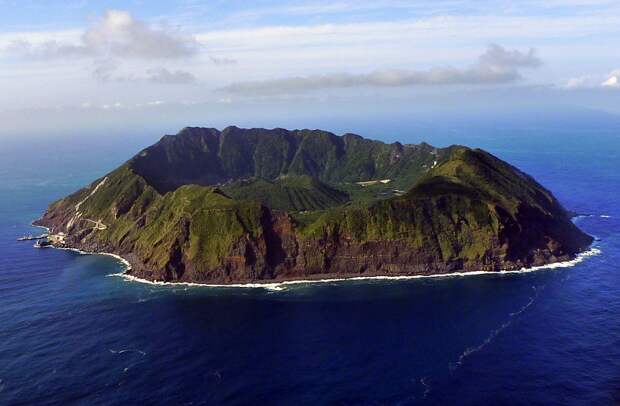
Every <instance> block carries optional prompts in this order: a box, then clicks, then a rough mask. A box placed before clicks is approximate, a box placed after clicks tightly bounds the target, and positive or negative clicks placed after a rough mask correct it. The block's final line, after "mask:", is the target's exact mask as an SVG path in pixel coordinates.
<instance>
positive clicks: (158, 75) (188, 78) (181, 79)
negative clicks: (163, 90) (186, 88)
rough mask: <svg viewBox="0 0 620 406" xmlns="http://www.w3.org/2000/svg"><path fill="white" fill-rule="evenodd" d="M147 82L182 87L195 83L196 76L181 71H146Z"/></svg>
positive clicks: (163, 69) (162, 69) (160, 69)
mask: <svg viewBox="0 0 620 406" xmlns="http://www.w3.org/2000/svg"><path fill="white" fill-rule="evenodd" d="M147 80H148V81H150V82H153V83H159V84H164V85H182V84H190V83H194V82H196V76H194V75H193V74H191V73H189V72H186V71H183V70H175V71H170V70H168V69H166V68H158V69H149V70H148V71H147Z"/></svg>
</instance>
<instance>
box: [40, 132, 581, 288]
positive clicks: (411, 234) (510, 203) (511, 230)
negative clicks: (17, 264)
mask: <svg viewBox="0 0 620 406" xmlns="http://www.w3.org/2000/svg"><path fill="white" fill-rule="evenodd" d="M380 180H384V181H385V182H384V183H382V182H378V181H380ZM368 181H376V182H375V183H372V184H370V183H368ZM364 182H366V183H364ZM282 212H286V214H283V213H282ZM41 224H44V225H50V226H53V227H56V229H57V230H62V231H65V232H67V233H68V234H70V235H72V236H75V238H76V239H78V240H79V244H80V246H84V247H93V248H92V249H98V250H102V249H103V250H111V251H119V252H125V253H131V255H132V258H134V259H135V260H137V261H139V263H140V264H142V265H143V267H144V268H145V269H152V270H158V272H159V274H158V275H159V276H160V277H162V278H164V279H167V280H177V279H179V278H181V277H182V275H183V273H184V272H188V273H189V274H190V275H192V276H191V277H190V278H191V279H192V280H193V279H200V280H203V279H205V280H208V279H209V278H219V279H222V280H236V279H239V278H246V279H255V278H262V277H265V276H264V275H265V274H264V273H265V272H267V275H269V272H272V271H273V269H274V267H276V266H290V265H282V264H292V263H295V261H297V260H300V261H303V262H302V263H303V264H305V265H303V266H304V267H305V268H304V269H313V270H316V272H322V271H324V270H325V269H324V268H325V267H327V266H328V265H329V263H330V261H333V260H335V258H344V257H347V255H348V256H349V257H350V256H351V255H353V254H351V253H348V254H343V255H340V256H339V255H337V254H336V252H337V250H338V249H348V248H346V247H362V248H360V250H361V251H360V252H362V254H355V255H366V254H365V252H366V251H365V250H366V247H367V246H369V245H368V244H374V243H377V242H383V243H386V242H397V243H398V244H400V245H398V247H400V248H399V249H400V250H401V252H400V253H398V255H408V254H407V252H415V253H418V254H416V255H418V257H416V258H422V259H419V260H420V261H427V262H428V263H437V262H443V263H446V264H447V263H461V264H465V263H482V264H488V263H489V262H493V261H500V262H501V261H504V260H514V261H524V260H531V255H532V254H531V253H532V252H533V251H532V250H533V249H538V250H541V249H543V250H544V249H547V248H548V247H551V248H548V250H555V252H577V251H578V250H579V249H581V248H582V247H583V246H584V244H587V243H589V241H590V239H589V237H588V236H585V235H584V234H583V233H581V232H580V231H579V230H578V229H577V228H576V227H575V226H574V225H573V224H572V223H571V222H570V220H569V218H568V215H567V214H566V212H565V211H564V209H563V208H562V207H561V206H560V204H559V203H558V202H557V201H556V200H555V198H554V197H553V195H552V194H551V193H550V192H549V191H548V190H546V189H545V188H544V187H542V186H541V185H539V184H538V183H537V182H536V181H535V180H534V179H532V178H531V177H530V176H528V175H526V174H524V173H523V172H521V171H519V170H518V169H516V168H514V167H512V166H511V165H509V164H507V163H505V162H503V161H501V160H499V159H497V158H495V157H494V156H492V155H490V154H488V153H486V152H484V151H481V150H472V149H469V148H466V147H461V146H453V147H449V148H444V149H437V148H433V147H432V146H430V145H428V144H420V145H401V144H399V143H394V144H384V143H381V142H378V141H371V140H366V139H363V138H361V137H359V136H356V135H352V134H347V135H345V136H343V137H338V136H336V135H334V134H332V133H329V132H325V131H319V130H313V131H310V130H296V131H287V130H283V129H275V130H264V129H252V130H242V129H239V128H236V127H229V128H227V129H225V130H224V131H222V132H219V131H217V130H215V129H196V128H187V129H184V130H183V131H181V132H180V133H179V134H178V135H176V136H165V137H163V138H162V139H161V140H160V141H159V142H158V143H157V144H155V145H153V146H151V147H149V148H146V149H145V150H143V151H142V152H140V153H139V154H138V155H136V156H135V157H134V158H132V159H131V160H129V161H128V162H127V163H126V164H124V165H122V166H121V167H119V168H118V169H116V170H114V171H113V172H111V173H110V174H108V175H107V176H105V177H104V178H101V179H98V180H97V181H95V182H93V183H92V184H91V185H89V186H88V187H86V188H84V189H82V190H80V191H77V192H76V193H74V194H72V195H70V196H68V197H66V198H64V199H61V200H59V201H58V202H55V203H53V204H52V205H50V207H49V209H48V211H47V213H46V214H45V215H44V217H43V219H42V221H41ZM101 224H102V225H103V227H100V226H99V225H101ZM395 246H396V245H395ZM343 247H345V248H343ZM403 247H404V248H403ZM554 247H563V248H562V249H563V251H562V250H559V249H558V248H554ZM403 249H404V251H403ZM304 250H306V251H304ZM353 252H358V251H355V250H354V251H353ZM403 252H404V253H403ZM330 255H332V257H330ZM367 255H369V258H371V257H372V255H376V253H375V254H373V253H372V252H369V253H368V254H367ZM381 255H383V254H381ZM394 255H397V254H394ZM296 256H297V257H296ZM328 258H330V259H328ZM498 258H499V259H498ZM528 258H530V259H528ZM360 261H361V262H360V263H362V264H363V263H364V262H363V261H362V260H360ZM459 261H460V262H459ZM274 264H275V265H274ZM278 264H280V265H278ZM356 266H357V265H356ZM376 266H378V267H380V266H381V263H379V265H376ZM393 266H396V265H393ZM398 266H401V267H402V266H404V265H402V264H400V265H398ZM239 269H244V271H243V272H246V273H244V274H243V275H242V276H239V275H237V276H235V275H236V274H235V272H238V270H239ZM248 269H250V270H251V272H250V271H247V270H248ZM378 269H380V268H378ZM216 271H217V272H218V273H217V276H215V275H216V274H212V273H213V272H216ZM239 272H240V271H239ZM247 272H250V274H247ZM197 275H198V276H197Z"/></svg>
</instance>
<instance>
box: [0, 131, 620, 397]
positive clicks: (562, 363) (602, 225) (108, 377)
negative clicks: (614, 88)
mask: <svg viewBox="0 0 620 406" xmlns="http://www.w3.org/2000/svg"><path fill="white" fill-rule="evenodd" d="M359 132H360V134H361V135H364V136H369V137H370V136H373V135H374V134H367V133H365V132H364V131H363V129H362V130H360V131H359ZM390 134H391V135H390V137H391V139H390V140H394V139H399V140H401V141H403V142H419V141H421V140H422V139H424V140H426V141H428V142H430V143H432V144H435V145H438V146H444V145H447V144H449V143H452V142H458V143H461V144H465V145H470V146H477V147H482V148H485V149H487V150H489V151H490V152H492V153H494V154H496V155H497V156H499V157H500V158H502V159H505V160H507V161H509V162H510V163H512V164H514V165H516V166H517V167H519V168H521V169H522V170H524V171H526V172H528V173H529V174H531V175H533V176H534V177H535V178H536V179H537V180H539V181H540V182H541V183H542V184H543V185H545V186H546V187H548V188H549V189H550V190H552V191H553V193H554V194H555V195H556V196H557V197H558V198H559V200H560V201H561V202H562V203H563V204H564V206H565V207H566V208H567V209H569V210H572V211H575V212H577V213H579V214H580V216H579V217H578V218H576V219H575V221H576V222H577V224H578V225H579V226H580V227H581V228H582V229H583V230H584V231H586V232H588V233H590V234H591V235H593V236H595V237H596V238H597V240H596V242H595V244H594V248H596V250H595V251H594V253H595V254H596V255H591V256H588V257H586V258H584V260H583V261H581V262H579V263H577V264H574V266H570V267H561V268H560V267H556V268H548V269H542V270H537V271H535V272H524V273H511V274H490V275H468V276H455V277H445V278H422V279H409V280H356V281H344V282H328V283H318V284H295V285H284V286H280V287H279V288H278V289H264V288H238V287H237V288H231V287H227V288H214V287H193V286H182V285H181V286H160V285H151V284H144V283H139V282H133V281H128V280H125V279H123V278H121V277H119V276H118V273H119V272H122V270H123V265H122V263H120V262H119V261H118V260H116V259H115V258H112V257H109V256H101V255H82V254H79V253H76V252H72V251H63V250H55V249H35V248H33V247H32V242H18V241H16V238H17V237H19V236H21V235H24V234H34V233H38V232H40V230H39V229H35V228H33V227H31V226H30V222H31V221H32V220H34V219H35V218H37V217H38V216H39V215H40V214H41V213H42V212H43V210H44V209H45V207H46V206H47V204H48V203H50V202H51V201H53V200H54V199H57V198H60V197H62V196H64V195H66V194H68V193H70V192H72V191H74V190H76V189H77V188H79V187H82V186H84V185H85V184H87V183H89V182H91V181H92V180H94V179H95V178H97V177H99V176H101V175H103V174H105V173H106V172H107V171H109V170H111V169H113V168H114V167H116V166H117V165H118V164H120V163H122V162H123V161H124V160H126V159H128V158H129V157H131V156H132V155H133V154H134V153H136V152H137V151H138V150H139V149H140V148H142V147H145V146H147V145H149V144H150V143H152V142H154V141H155V140H156V139H157V138H158V137H154V136H152V135H150V136H147V135H144V136H135V137H104V136H100V135H99V136H93V137H87V136H70V135H68V136H67V137H66V138H62V139H57V138H51V137H50V138H46V137H40V138H39V139H37V140H36V142H35V141H33V140H29V139H23V140H18V141H13V142H7V143H5V144H4V145H3V146H1V147H0V404H3V405H4V404H7V405H21V404H23V405H30V404H43V405H66V404H83V405H110V404H115V405H116V404H119V405H120V404H123V405H125V404H185V405H201V404H206V405H208V404H296V405H300V404H312V405H315V404H342V405H349V404H373V405H375V404H381V405H383V404H387V405H418V404H471V405H484V404H489V405H498V404H516V405H519V404H524V405H525V404H541V405H542V404H544V405H548V404H565V405H583V404H593V405H598V404H601V405H605V404H614V403H617V402H620V204H619V203H618V200H619V198H620V192H619V190H620V131H618V130H617V128H615V129H609V128H600V126H597V125H596V123H593V124H592V126H591V128H589V127H588V126H582V127H579V128H573V127H571V126H565V127H562V126H559V127H553V128H544V127H542V128H527V127H523V129H517V130H515V129H504V128H485V129H481V130H479V131H475V132H472V130H471V129H470V128H467V129H459V128H452V129H447V130H445V131H441V132H437V133H433V132H426V133H425V134H417V133H415V132H414V131H411V133H409V132H408V131H407V130H406V129H402V128H401V129H399V130H395V132H392V133H390Z"/></svg>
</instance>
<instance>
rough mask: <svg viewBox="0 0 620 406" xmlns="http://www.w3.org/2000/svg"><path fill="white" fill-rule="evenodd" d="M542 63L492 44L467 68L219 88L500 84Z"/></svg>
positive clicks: (286, 89) (259, 90) (262, 89)
mask: <svg viewBox="0 0 620 406" xmlns="http://www.w3.org/2000/svg"><path fill="white" fill-rule="evenodd" d="M541 64H542V61H541V60H540V58H539V57H538V56H537V54H536V51H535V50H534V49H532V48H531V49H529V50H528V51H527V52H521V51H518V50H506V49H505V48H503V47H501V46H499V45H496V44H492V45H489V46H488V47H487V50H486V51H485V52H484V53H483V54H482V55H480V56H479V57H478V62H477V63H476V64H474V65H472V66H470V67H468V68H464V69H459V68H453V67H444V68H432V69H429V70H378V71H374V72H371V73H362V74H352V73H333V74H325V75H313V76H304V77H301V76H300V77H288V78H281V79H273V80H263V81H253V82H237V83H233V84H231V85H228V86H225V87H223V88H220V89H219V90H220V91H224V92H229V93H241V94H242V93H248V94H262V93H271V94H275V93H289V92H303V91H313V90H322V89H330V88H350V87H361V86H375V87H400V86H412V85H455V84H474V85H477V84H501V83H510V82H514V81H516V80H518V79H520V78H521V73H520V70H521V69H523V68H537V67H539V66H540V65H541Z"/></svg>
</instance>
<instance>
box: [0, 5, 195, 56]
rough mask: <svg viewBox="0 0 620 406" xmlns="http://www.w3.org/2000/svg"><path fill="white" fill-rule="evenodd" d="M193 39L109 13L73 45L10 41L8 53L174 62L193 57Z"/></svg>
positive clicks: (22, 39)
mask: <svg viewBox="0 0 620 406" xmlns="http://www.w3.org/2000/svg"><path fill="white" fill-rule="evenodd" d="M197 49H198V46H197V43H196V41H195V40H194V39H193V38H188V37H184V36H181V35H180V34H178V33H176V32H173V31H171V30H169V29H166V28H165V27H163V28H162V27H160V28H154V27H151V26H149V25H148V24H146V23H144V22H142V21H140V20H136V19H134V18H133V17H132V16H131V15H130V14H129V13H128V12H126V11H120V10H109V11H107V12H106V13H105V14H104V15H103V17H102V18H100V19H99V20H97V21H96V22H95V24H94V25H93V26H91V27H90V28H89V29H87V30H86V31H84V33H83V34H82V35H81V38H80V39H79V41H77V43H76V42H75V41H74V42H64V41H60V40H56V39H52V40H47V41H43V42H41V41H39V42H34V41H30V40H29V39H27V38H19V37H18V38H16V39H14V40H13V41H12V42H11V43H10V44H9V46H8V47H7V50H8V51H9V53H13V54H18V55H21V56H24V57H31V58H43V59H50V58H68V57H69V58H70V57H97V58H101V57H106V58H110V57H115V58H123V59H126V58H129V59H132V58H135V59H176V58H183V57H188V56H192V55H194V54H196V52H197Z"/></svg>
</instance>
